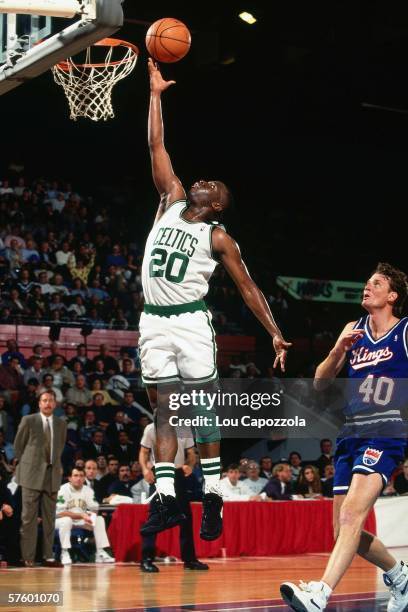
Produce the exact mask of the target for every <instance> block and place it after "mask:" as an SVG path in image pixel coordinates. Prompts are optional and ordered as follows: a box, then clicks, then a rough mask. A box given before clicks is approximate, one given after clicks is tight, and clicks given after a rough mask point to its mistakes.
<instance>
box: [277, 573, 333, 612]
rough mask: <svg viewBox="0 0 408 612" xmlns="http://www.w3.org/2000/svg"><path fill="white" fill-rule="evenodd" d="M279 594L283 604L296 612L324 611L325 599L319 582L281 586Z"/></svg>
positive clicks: (288, 583)
mask: <svg viewBox="0 0 408 612" xmlns="http://www.w3.org/2000/svg"><path fill="white" fill-rule="evenodd" d="M280 592H281V595H282V598H283V600H284V602H285V603H286V604H287V605H288V606H289V607H290V608H292V610H295V611H296V612H319V610H325V609H326V606H327V597H326V595H325V593H324V591H323V586H322V583H321V582H303V580H301V581H300V583H299V586H297V585H296V584H294V583H293V582H284V583H283V584H281V587H280Z"/></svg>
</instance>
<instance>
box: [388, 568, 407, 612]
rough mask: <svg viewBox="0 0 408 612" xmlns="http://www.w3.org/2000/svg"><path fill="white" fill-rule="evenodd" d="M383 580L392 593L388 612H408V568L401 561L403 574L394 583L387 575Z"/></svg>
mask: <svg viewBox="0 0 408 612" xmlns="http://www.w3.org/2000/svg"><path fill="white" fill-rule="evenodd" d="M383 578H384V582H385V584H386V586H387V587H388V588H389V589H390V591H391V597H390V600H389V602H388V606H387V612H408V566H407V565H405V563H404V562H403V561H401V574H400V575H399V576H398V578H397V579H396V580H394V582H393V581H392V580H391V579H390V578H389V577H388V576H387V574H384V575H383Z"/></svg>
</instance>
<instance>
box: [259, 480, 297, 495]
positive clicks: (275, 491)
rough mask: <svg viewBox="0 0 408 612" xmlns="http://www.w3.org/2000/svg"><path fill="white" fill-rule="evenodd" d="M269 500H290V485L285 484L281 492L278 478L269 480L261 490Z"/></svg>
mask: <svg viewBox="0 0 408 612" xmlns="http://www.w3.org/2000/svg"><path fill="white" fill-rule="evenodd" d="M264 492H265V493H266V494H267V496H268V497H270V498H271V499H280V500H282V499H292V485H291V484H290V483H287V482H285V483H284V487H283V491H282V485H281V481H280V480H278V478H271V479H270V480H269V482H267V484H266V485H265V486H264V488H263V489H262V493H264Z"/></svg>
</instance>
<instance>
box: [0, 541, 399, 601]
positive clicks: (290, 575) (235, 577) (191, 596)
mask: <svg viewBox="0 0 408 612" xmlns="http://www.w3.org/2000/svg"><path fill="white" fill-rule="evenodd" d="M394 552H395V555H396V556H397V557H398V558H402V559H403V560H405V561H408V549H403V548H400V549H395V551H394ZM327 557H328V556H327V555H326V554H321V555H316V554H314V555H299V556H284V557H267V558H266V557H245V558H233V559H210V560H209V561H208V562H209V564H210V570H209V571H208V572H192V571H189V570H184V567H183V565H182V564H181V563H171V564H159V567H160V573H159V574H142V573H141V572H140V569H139V566H138V565H136V564H129V563H121V564H116V565H92V564H82V565H79V564H74V565H73V566H71V567H66V568H64V569H59V570H57V569H48V568H41V567H38V568H35V569H19V568H18V569H17V568H16V569H11V568H10V569H1V570H0V594H1V602H2V605H0V610H5V611H8V612H12V611H15V612H17V611H18V612H20V611H21V612H24V611H28V610H37V611H38V610H43V611H44V612H50V611H51V610H52V611H53V612H58V611H61V612H62V611H63V612H88V611H89V612H91V611H98V612H102V611H113V610H115V611H117V612H119V611H123V612H124V611H127V612H136V611H137V612H139V611H146V612H178V611H181V610H184V611H185V610H196V611H200V610H201V611H207V612H211V611H214V612H215V611H217V612H218V611H221V610H224V611H225V612H227V611H228V612H232V611H235V610H241V611H244V610H245V611H249V610H254V611H256V612H266V611H269V610H274V611H278V610H279V611H280V610H282V611H283V610H287V608H286V607H285V606H284V605H283V604H282V602H281V600H280V598H279V584H280V583H281V582H282V581H284V580H288V579H290V580H292V581H298V580H299V579H302V580H305V581H308V580H312V579H318V578H319V577H320V576H321V574H322V571H323V568H324V566H325V564H326V562H327ZM52 591H62V592H63V601H64V603H63V605H62V606H58V607H57V606H41V607H37V606H36V607H33V606H22V605H5V603H4V602H5V597H6V596H7V594H8V593H24V592H25V593H32V592H46V593H48V592H52ZM386 599H387V592H386V589H385V587H384V584H383V582H382V576H381V573H380V572H377V570H376V569H375V568H373V567H372V566H370V565H369V564H368V563H366V562H365V561H363V560H361V559H359V558H356V559H355V561H354V563H353V565H352V567H351V568H350V570H349V571H348V572H347V574H346V576H345V577H344V579H343V580H342V582H341V583H340V585H339V588H338V589H337V591H336V596H335V598H333V601H332V602H331V603H330V605H329V607H328V610H330V611H331V610H333V611H334V610H337V611H345V610H352V611H354V612H357V611H360V612H366V611H370V610H380V611H385V610H386Z"/></svg>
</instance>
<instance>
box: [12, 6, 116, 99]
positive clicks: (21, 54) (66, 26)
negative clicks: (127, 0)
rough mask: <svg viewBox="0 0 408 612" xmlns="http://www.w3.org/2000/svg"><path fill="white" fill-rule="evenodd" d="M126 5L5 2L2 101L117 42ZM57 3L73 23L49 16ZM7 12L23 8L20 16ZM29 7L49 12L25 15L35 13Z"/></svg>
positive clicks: (57, 8)
mask: <svg viewBox="0 0 408 612" xmlns="http://www.w3.org/2000/svg"><path fill="white" fill-rule="evenodd" d="M122 1H123V0H26V3H25V0H1V2H0V95H2V94H3V93H6V92H7V91H9V90H11V89H14V88H15V87H18V86H19V85H21V84H23V83H24V82H26V81H27V80H30V79H33V78H35V77H36V76H38V75H40V74H42V73H43V72H45V71H46V70H48V69H49V68H51V67H52V66H54V65H55V64H57V63H58V62H61V61H63V60H65V59H66V58H67V57H71V56H74V55H76V54H77V53H79V52H80V51H82V50H83V49H86V48H87V47H89V46H91V45H93V44H94V43H95V42H98V41H99V40H101V39H103V38H106V37H108V36H111V35H112V34H113V33H114V32H116V31H117V30H118V29H119V28H120V27H121V26H122V25H123V10H122ZM53 3H54V4H55V6H56V11H59V12H61V13H65V15H68V14H70V18H66V16H64V17H61V16H55V17H53V16H49V13H50V12H52V11H50V10H49V8H48V7H49V6H53ZM7 6H14V7H19V10H20V14H16V13H10V12H9V13H7V12H5V10H7ZM71 6H74V7H76V6H77V7H78V11H77V12H75V11H71V9H70V7H71ZM20 7H21V8H20ZM29 7H36V8H41V7H44V13H46V14H45V15H37V14H22V13H23V12H24V13H27V12H30V10H31V9H30V8H29ZM45 7H46V8H45ZM61 7H67V8H66V9H65V10H62V8H61ZM16 10H17V9H16ZM47 11H48V16H47Z"/></svg>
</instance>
